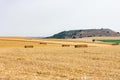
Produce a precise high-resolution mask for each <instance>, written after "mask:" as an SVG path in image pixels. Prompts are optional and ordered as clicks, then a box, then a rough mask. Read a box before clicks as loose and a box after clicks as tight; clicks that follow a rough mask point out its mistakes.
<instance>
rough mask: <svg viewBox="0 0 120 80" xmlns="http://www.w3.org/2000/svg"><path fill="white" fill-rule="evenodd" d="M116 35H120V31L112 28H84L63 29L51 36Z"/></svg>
mask: <svg viewBox="0 0 120 80" xmlns="http://www.w3.org/2000/svg"><path fill="white" fill-rule="evenodd" d="M103 36H108V37H110V36H111V37H114V36H115V37H116V36H120V33H119V32H115V31H113V30H111V29H84V30H70V31H63V32H60V33H58V34H55V35H53V36H51V37H50V38H83V37H103Z"/></svg>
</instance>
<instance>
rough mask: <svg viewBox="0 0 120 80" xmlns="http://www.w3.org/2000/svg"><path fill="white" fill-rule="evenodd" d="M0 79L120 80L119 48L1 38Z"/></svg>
mask: <svg viewBox="0 0 120 80" xmlns="http://www.w3.org/2000/svg"><path fill="white" fill-rule="evenodd" d="M62 45H64V46H62ZM75 45H87V47H81V46H80V47H78V48H75ZM0 80H120V45H110V44H100V43H97V42H96V43H92V42H82V41H81V42H80V41H79V40H78V39H77V40H68V39H67V40H66V39H65V40H63V39H62V40H55V39H53V40H52V39H30V38H22V37H21V38H6V37H2V38H0Z"/></svg>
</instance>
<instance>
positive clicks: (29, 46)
mask: <svg viewBox="0 0 120 80" xmlns="http://www.w3.org/2000/svg"><path fill="white" fill-rule="evenodd" d="M39 44H41V45H47V43H46V42H40V43H39ZM24 48H34V45H25V46H24Z"/></svg>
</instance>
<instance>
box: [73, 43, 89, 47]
mask: <svg viewBox="0 0 120 80" xmlns="http://www.w3.org/2000/svg"><path fill="white" fill-rule="evenodd" d="M81 47H88V45H87V44H79V45H75V48H81Z"/></svg>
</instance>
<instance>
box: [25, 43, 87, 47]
mask: <svg viewBox="0 0 120 80" xmlns="http://www.w3.org/2000/svg"><path fill="white" fill-rule="evenodd" d="M39 44H40V45H47V44H48V43H46V42H40V43H39ZM70 46H71V45H70V44H62V47H70ZM72 46H74V47H75V48H82V47H88V45H87V44H76V45H72ZM24 48H34V45H25V46H24Z"/></svg>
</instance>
